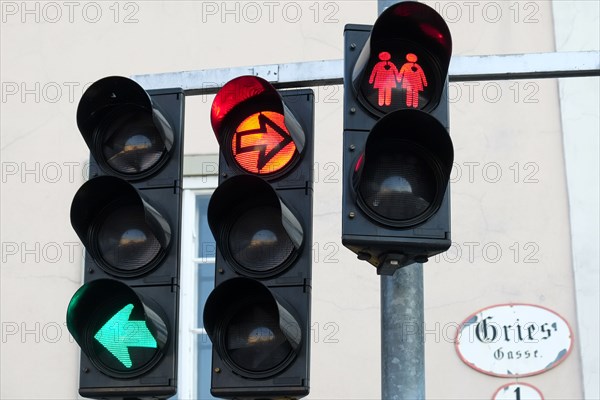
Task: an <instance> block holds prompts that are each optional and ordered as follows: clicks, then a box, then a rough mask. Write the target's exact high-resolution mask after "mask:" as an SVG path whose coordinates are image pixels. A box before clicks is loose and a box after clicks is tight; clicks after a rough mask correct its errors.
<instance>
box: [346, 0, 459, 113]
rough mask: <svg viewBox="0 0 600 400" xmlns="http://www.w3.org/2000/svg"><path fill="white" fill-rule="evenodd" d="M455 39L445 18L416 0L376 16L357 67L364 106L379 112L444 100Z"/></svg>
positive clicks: (427, 105) (422, 106) (430, 105)
mask: <svg viewBox="0 0 600 400" xmlns="http://www.w3.org/2000/svg"><path fill="white" fill-rule="evenodd" d="M451 54H452V37H451V36H450V31H449V30H448V26H447V25H446V23H445V22H444V20H443V18H442V17H441V16H440V15H439V14H438V13H437V12H435V10H433V9H432V8H431V7H428V6H426V5H424V4H422V3H417V2H414V1H406V2H402V3H398V4H396V5H393V6H391V7H389V8H388V9H386V10H385V11H384V12H383V13H382V14H381V15H380V16H379V18H377V21H376V22H375V25H373V29H372V31H371V35H370V36H369V39H368V40H367V42H366V43H365V46H364V47H363V49H362V51H361V53H360V55H359V57H358V60H357V62H356V64H355V66H354V68H353V70H352V85H353V87H354V90H355V91H356V93H357V94H358V99H359V101H360V102H361V104H362V105H363V106H364V107H365V108H367V109H368V110H369V111H370V112H372V113H374V114H376V115H379V116H381V115H383V114H386V113H389V112H391V111H394V110H400V109H407V108H408V109H418V110H426V111H428V110H431V109H432V108H434V107H435V106H437V104H438V103H439V101H440V94H441V92H442V91H441V88H442V87H443V86H444V81H445V80H446V75H447V73H448V65H449V63H450V55H451Z"/></svg>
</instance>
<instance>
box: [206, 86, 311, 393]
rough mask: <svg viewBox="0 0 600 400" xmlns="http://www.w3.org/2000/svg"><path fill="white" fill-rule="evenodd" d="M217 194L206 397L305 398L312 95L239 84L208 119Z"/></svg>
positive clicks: (212, 215) (227, 89)
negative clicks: (213, 143) (215, 158)
mask: <svg viewBox="0 0 600 400" xmlns="http://www.w3.org/2000/svg"><path fill="white" fill-rule="evenodd" d="M211 121H212V126H213V129H214V131H215V135H216V137H217V139H218V141H219V144H220V152H219V187H218V188H217V189H216V190H215V192H214V193H213V195H212V196H211V199H210V203H209V205H208V217H207V218H208V225H209V227H210V230H211V232H212V233H213V236H214V237H215V241H216V244H217V252H216V257H215V268H216V269H215V288H214V290H213V291H212V292H211V294H210V296H209V297H208V299H207V301H206V305H205V307H204V326H205V329H206V332H207V334H208V336H209V338H210V340H211V342H212V344H213V357H212V376H211V393H212V394H213V395H214V396H216V397H221V398H229V399H274V398H284V397H285V398H296V399H298V398H300V397H303V396H306V395H307V394H308V392H309V384H310V380H309V375H310V370H309V358H310V298H311V276H312V257H311V256H312V254H311V246H310V243H312V164H313V142H312V138H313V129H314V94H313V92H312V91H311V90H308V89H298V90H288V91H281V92H279V91H277V90H275V89H274V88H273V86H271V84H269V83H268V82H267V81H265V80H264V79H262V78H258V77H255V76H242V77H239V78H236V79H233V80H232V81H230V82H228V83H226V84H225V85H224V86H223V88H222V89H221V90H220V91H219V92H218V93H217V95H216V97H215V99H214V102H213V105H212V111H211Z"/></svg>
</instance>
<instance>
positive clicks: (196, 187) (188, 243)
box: [177, 175, 218, 399]
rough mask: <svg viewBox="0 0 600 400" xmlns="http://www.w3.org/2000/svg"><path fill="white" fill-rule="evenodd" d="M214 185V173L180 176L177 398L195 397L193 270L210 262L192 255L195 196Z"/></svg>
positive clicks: (195, 299) (195, 234)
mask: <svg viewBox="0 0 600 400" xmlns="http://www.w3.org/2000/svg"><path fill="white" fill-rule="evenodd" d="M217 185H218V177H217V176H214V175H213V176H211V175H209V176H194V177H184V179H183V205H182V213H181V215H182V219H181V253H180V260H181V265H180V273H179V329H178V332H179V336H178V340H179V343H178V357H179V360H178V372H177V386H178V388H177V398H178V399H197V398H198V386H197V385H198V379H197V377H198V335H200V334H204V333H205V331H204V329H203V328H199V326H200V325H201V323H202V321H196V316H197V315H198V307H203V304H199V303H198V287H197V283H198V279H197V271H198V267H199V266H200V265H201V264H209V263H210V264H214V261H215V260H214V259H206V258H204V259H199V258H197V257H196V255H197V254H198V253H197V249H196V246H197V241H198V227H197V226H196V218H195V216H196V215H195V214H196V197H197V196H198V195H202V194H204V195H210V194H212V192H213V191H214V190H215V189H216V187H217Z"/></svg>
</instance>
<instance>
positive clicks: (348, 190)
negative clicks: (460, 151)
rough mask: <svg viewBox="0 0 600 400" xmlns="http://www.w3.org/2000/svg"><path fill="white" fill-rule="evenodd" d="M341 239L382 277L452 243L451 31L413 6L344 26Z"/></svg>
mask: <svg viewBox="0 0 600 400" xmlns="http://www.w3.org/2000/svg"><path fill="white" fill-rule="evenodd" d="M344 36H345V53H344V167H343V171H344V190H343V203H342V215H343V220H342V243H343V244H344V246H346V247H347V248H349V249H350V250H351V251H353V252H354V253H356V254H357V257H358V258H359V259H361V260H365V261H368V262H369V263H371V264H373V265H374V266H375V267H377V273H378V274H386V275H391V274H393V273H394V272H395V271H396V270H397V269H398V268H401V267H403V266H406V265H409V264H412V263H415V262H419V263H422V262H425V261H427V259H428V258H429V257H431V256H433V255H435V254H438V253H441V252H443V251H446V250H447V249H448V248H449V247H450V244H451V240H450V195H449V184H448V182H449V177H450V171H451V169H452V162H453V159H454V150H453V146H452V140H451V139H450V135H449V134H448V131H447V129H448V98H447V74H448V66H449V64H450V56H451V53H452V38H451V36H450V31H449V30H448V26H447V25H446V23H445V22H444V20H443V18H442V17H441V16H440V15H438V14H437V13H436V12H435V10H433V9H432V8H430V7H429V6H426V5H424V4H422V3H417V2H414V1H406V2H402V3H398V4H395V5H393V6H391V7H389V8H388V9H387V10H385V11H384V12H383V13H382V14H381V15H380V16H379V18H378V19H377V21H376V22H375V24H374V25H373V27H369V26H365V25H347V26H346V28H345V30H344Z"/></svg>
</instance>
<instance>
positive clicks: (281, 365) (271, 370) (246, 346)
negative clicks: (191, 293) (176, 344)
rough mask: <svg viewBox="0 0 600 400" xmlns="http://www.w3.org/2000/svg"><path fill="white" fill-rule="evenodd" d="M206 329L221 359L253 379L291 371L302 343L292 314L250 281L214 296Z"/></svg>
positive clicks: (208, 305) (207, 309) (229, 285)
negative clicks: (290, 366)
mask: <svg viewBox="0 0 600 400" xmlns="http://www.w3.org/2000/svg"><path fill="white" fill-rule="evenodd" d="M204 326H205V328H206V332H207V334H208V336H209V338H210V339H211V341H212V342H213V346H215V349H216V351H217V353H218V354H219V356H220V357H221V359H222V360H223V361H224V362H225V363H226V364H227V365H228V366H229V367H230V368H231V369H232V370H233V371H234V372H235V373H237V374H238V375H241V376H244V377H247V378H257V379H259V378H266V377H269V376H273V375H275V374H277V373H279V372H280V371H282V370H283V369H285V367H287V366H288V365H289V364H290V363H291V362H292V361H293V360H294V358H295V356H296V354H297V350H298V348H299V347H300V343H301V340H302V333H301V329H300V324H299V323H298V320H297V318H296V317H295V316H294V315H293V311H292V309H291V308H290V307H289V306H287V305H285V304H283V302H282V300H281V299H277V298H276V297H275V296H274V294H273V293H271V291H270V290H269V289H268V288H267V287H266V286H264V285H262V284H261V283H260V282H258V281H255V280H252V279H248V278H233V279H230V280H228V281H226V282H224V283H222V284H221V285H219V286H218V287H217V288H216V289H215V290H214V291H213V292H212V293H211V294H210V296H209V297H208V299H207V300H206V306H205V308H204Z"/></svg>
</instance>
